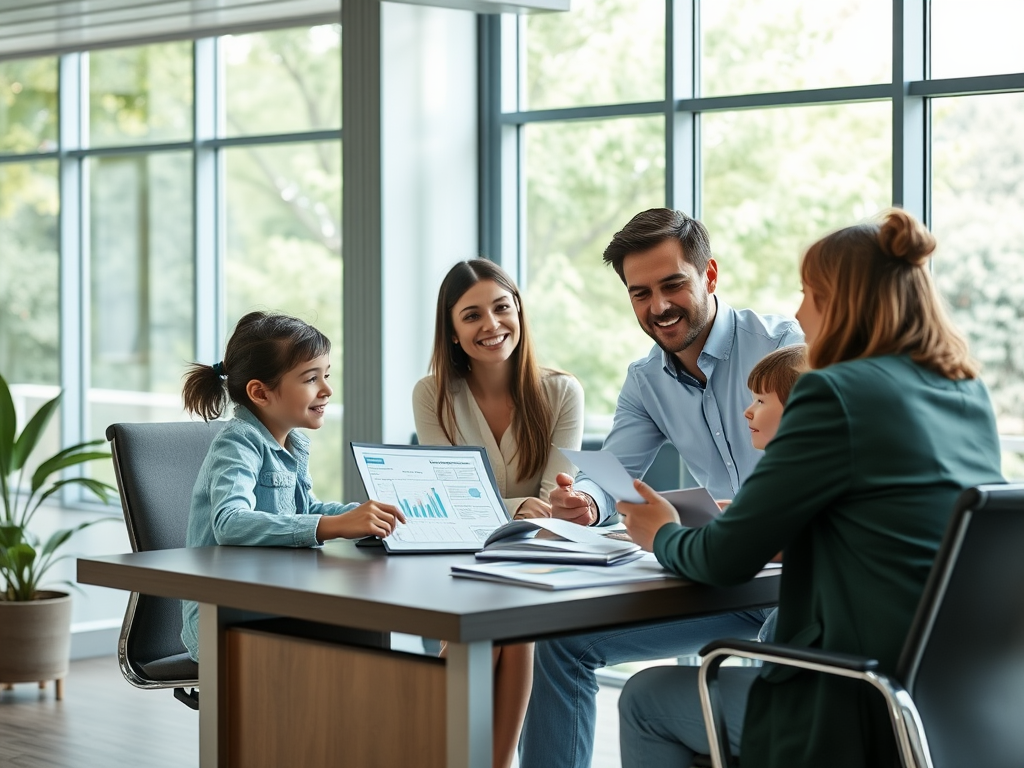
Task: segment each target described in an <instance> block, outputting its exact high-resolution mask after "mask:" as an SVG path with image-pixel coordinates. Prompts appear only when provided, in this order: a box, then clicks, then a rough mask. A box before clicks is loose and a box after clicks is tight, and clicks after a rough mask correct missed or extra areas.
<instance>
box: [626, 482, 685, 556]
mask: <svg viewBox="0 0 1024 768" xmlns="http://www.w3.org/2000/svg"><path fill="white" fill-rule="evenodd" d="M633 487H634V488H636V490H637V492H638V493H639V494H640V495H641V496H643V497H644V503H643V504H631V503H629V502H628V501H620V502H619V503H618V504H616V505H615V508H616V509H617V510H618V511H619V514H620V515H622V522H623V523H625V525H626V530H627V531H628V532H629V537H630V538H631V539H633V541H634V542H635V543H637V544H639V545H640V546H641V548H643V549H646V550H647V551H648V552H653V551H654V536H655V534H657V532H658V530H659V529H660V528H661V526H663V525H665V524H666V523H678V522H679V513H678V512H676V508H675V507H673V506H672V505H671V504H670V503H669V502H668V501H667V500H666V499H665V498H664V497H663V496H661V495H660V494H659V493H658V492H657V491H655V490H654V489H653V488H651V486H649V485H647V483H645V482H643V481H642V480H634V481H633Z"/></svg>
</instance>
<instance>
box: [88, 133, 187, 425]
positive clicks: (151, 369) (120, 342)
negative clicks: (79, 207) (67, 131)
mask: <svg viewBox="0 0 1024 768" xmlns="http://www.w3.org/2000/svg"><path fill="white" fill-rule="evenodd" d="M87 168H88V172H89V177H90V183H89V205H90V218H89V227H90V250H91V262H90V316H91V318H92V325H91V328H90V331H91V333H90V339H91V349H90V354H91V379H90V388H89V391H88V394H87V398H88V407H89V418H90V422H89V423H90V425H91V426H90V433H91V434H93V435H94V436H97V437H99V436H101V435H102V434H103V430H104V429H105V428H106V427H107V425H108V424H111V423H113V422H115V421H173V420H175V419H178V418H182V406H181V375H182V374H183V373H184V371H185V364H186V363H188V362H190V361H192V360H194V359H195V342H194V336H195V310H194V301H193V282H194V268H193V235H192V220H193V212H192V155H191V153H187V152H175V153H168V154H158V155H131V156H127V157H114V156H111V157H102V158H94V159H91V160H89V162H88V166H87Z"/></svg>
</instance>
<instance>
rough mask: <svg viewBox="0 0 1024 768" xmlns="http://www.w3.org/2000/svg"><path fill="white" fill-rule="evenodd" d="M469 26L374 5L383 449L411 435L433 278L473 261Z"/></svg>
mask: <svg viewBox="0 0 1024 768" xmlns="http://www.w3.org/2000/svg"><path fill="white" fill-rule="evenodd" d="M476 23H477V22H476V15H475V14H473V13H470V12H468V11H454V10H447V9H442V8H428V7H424V6H416V5H403V4H398V3H382V27H383V32H382V36H383V40H382V41H381V48H382V59H383V61H382V70H383V71H382V80H383V90H384V93H383V95H382V107H381V109H382V112H383V125H384V129H383V137H382V141H383V144H382V146H383V165H384V184H383V186H384V190H383V199H384V226H383V229H384V243H383V251H384V253H383V260H384V279H383V284H384V291H383V292H384V296H383V302H382V303H383V308H382V315H383V318H382V322H383V338H384V342H383V343H384V368H383V370H384V440H385V441H386V442H394V443H405V442H408V440H409V436H410V435H411V434H412V431H413V429H414V427H413V419H412V405H411V394H412V387H413V384H415V382H416V381H417V380H418V379H419V378H421V377H422V376H425V375H426V373H427V365H428V363H429V359H430V349H431V344H432V341H433V328H434V307H435V303H436V301H437V289H438V286H439V285H440V283H441V278H442V277H443V276H444V274H445V272H447V271H448V268H449V267H450V266H451V265H452V264H453V263H455V262H456V261H459V260H462V259H471V258H475V257H477V256H478V255H479V254H478V247H479V246H478V239H479V238H478V235H477V229H478V224H477V78H476V69H477V62H476ZM354 192H355V191H354V190H350V189H347V188H346V190H345V194H353V193H354Z"/></svg>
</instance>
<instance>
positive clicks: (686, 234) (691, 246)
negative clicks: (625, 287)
mask: <svg viewBox="0 0 1024 768" xmlns="http://www.w3.org/2000/svg"><path fill="white" fill-rule="evenodd" d="M666 240H677V241H679V244H680V245H681V246H682V247H683V258H684V259H686V261H687V262H689V263H690V264H692V265H693V266H694V268H695V269H696V270H697V272H698V273H700V274H703V273H704V271H705V270H706V269H707V268H708V262H709V261H710V260H711V240H710V238H709V237H708V231H707V230H706V229H705V228H704V225H703V224H701V223H700V222H699V221H697V220H696V219H694V218H691V217H689V216H687V215H686V214H685V213H683V212H682V211H674V210H672V209H671V208H651V209H650V210H647V211H644V212H642V213H638V214H637V215H636V216H634V217H633V218H632V219H630V220H629V223H628V224H627V225H626V226H624V227H623V228H622V229H620V230H619V231H618V232H616V233H615V237H613V238H612V241H611V242H610V243H609V244H608V247H607V248H605V249H604V263H605V264H611V265H612V267H613V268H614V269H615V272H616V274H617V275H618V276H619V279H620V280H622V282H623V283H625V282H626V275H625V273H624V272H623V269H622V262H623V261H624V260H625V258H626V257H627V256H629V255H630V254H633V253H641V252H643V251H649V250H650V249H651V248H654V247H655V246H656V245H660V244H661V243H663V242H665V241H666Z"/></svg>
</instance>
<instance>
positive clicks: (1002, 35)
mask: <svg viewBox="0 0 1024 768" xmlns="http://www.w3.org/2000/svg"><path fill="white" fill-rule="evenodd" d="M930 5H931V9H932V10H931V14H932V15H931V36H932V40H931V55H932V70H931V76H932V77H934V78H937V79H941V78H944V77H973V76H975V75H1004V74H1007V73H1010V72H1024V45H1021V42H1020V34H1021V29H1024V3H1022V2H1021V0H974V1H973V2H972V3H971V4H970V6H969V7H968V6H965V5H964V3H962V2H959V0H931V3H930Z"/></svg>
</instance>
